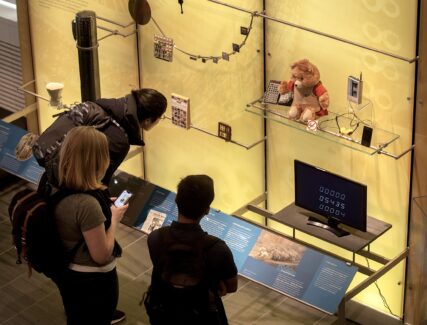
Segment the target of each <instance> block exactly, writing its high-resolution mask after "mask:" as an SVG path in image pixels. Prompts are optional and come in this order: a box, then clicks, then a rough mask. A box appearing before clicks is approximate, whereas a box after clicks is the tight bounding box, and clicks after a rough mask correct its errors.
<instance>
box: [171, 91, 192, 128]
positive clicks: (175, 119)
mask: <svg viewBox="0 0 427 325" xmlns="http://www.w3.org/2000/svg"><path fill="white" fill-rule="evenodd" d="M171 108H172V123H173V124H175V125H176V126H179V127H181V128H184V129H187V130H188V129H189V128H190V127H191V122H190V98H188V97H185V96H181V95H178V94H172V95H171Z"/></svg>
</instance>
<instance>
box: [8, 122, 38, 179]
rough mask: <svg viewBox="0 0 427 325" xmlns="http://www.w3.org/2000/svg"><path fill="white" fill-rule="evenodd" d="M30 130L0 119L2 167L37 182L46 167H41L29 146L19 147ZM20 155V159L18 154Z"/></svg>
mask: <svg viewBox="0 0 427 325" xmlns="http://www.w3.org/2000/svg"><path fill="white" fill-rule="evenodd" d="M26 134H28V131H26V130H24V129H21V128H19V127H17V126H15V125H13V124H10V123H6V122H4V121H2V120H0V168H1V169H3V170H5V171H7V172H9V173H11V174H14V175H16V176H19V177H21V178H23V179H25V180H27V181H29V182H31V183H34V184H37V183H38V182H39V180H40V177H41V175H42V174H43V172H44V168H43V167H40V166H39V164H38V163H37V161H36V159H35V158H34V156H33V155H32V152H31V150H30V148H29V147H27V146H20V147H17V145H18V143H19V140H21V138H22V137H23V136H25V135H26ZM17 154H18V155H19V156H20V160H18V159H17V158H16V155H17Z"/></svg>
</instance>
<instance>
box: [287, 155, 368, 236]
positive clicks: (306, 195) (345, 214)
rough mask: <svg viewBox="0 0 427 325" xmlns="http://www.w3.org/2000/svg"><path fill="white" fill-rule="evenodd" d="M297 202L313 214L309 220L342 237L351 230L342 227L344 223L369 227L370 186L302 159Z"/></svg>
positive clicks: (297, 174) (298, 166)
mask: <svg viewBox="0 0 427 325" xmlns="http://www.w3.org/2000/svg"><path fill="white" fill-rule="evenodd" d="M295 205H296V206H298V207H301V208H303V209H305V210H306V212H301V213H302V214H305V215H308V216H309V220H308V222H307V224H309V225H313V226H317V227H320V228H324V229H327V230H329V231H331V232H333V233H334V234H335V235H336V236H338V237H341V236H345V235H347V234H348V232H346V231H345V230H343V229H341V228H338V225H339V224H340V223H342V224H345V225H347V226H350V227H352V228H355V229H358V230H361V231H366V220H367V211H366V210H367V186H366V185H363V184H360V183H357V182H355V181H352V180H350V179H347V178H344V177H342V176H339V175H336V174H332V173H330V172H328V171H326V170H323V169H320V168H317V167H315V166H311V165H308V164H306V163H303V162H301V161H298V160H295ZM307 212H308V213H307ZM322 218H323V219H325V218H326V220H327V222H325V221H323V220H322Z"/></svg>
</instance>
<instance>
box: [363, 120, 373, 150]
mask: <svg viewBox="0 0 427 325" xmlns="http://www.w3.org/2000/svg"><path fill="white" fill-rule="evenodd" d="M372 131H373V129H372V128H371V127H370V126H367V125H365V126H363V132H362V142H361V143H362V146H365V147H370V146H371V139H372Z"/></svg>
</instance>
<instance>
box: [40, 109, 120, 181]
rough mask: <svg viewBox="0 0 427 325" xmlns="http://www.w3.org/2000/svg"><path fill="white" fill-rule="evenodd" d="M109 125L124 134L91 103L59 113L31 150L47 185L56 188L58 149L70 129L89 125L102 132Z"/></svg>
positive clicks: (106, 115)
mask: <svg viewBox="0 0 427 325" xmlns="http://www.w3.org/2000/svg"><path fill="white" fill-rule="evenodd" d="M110 123H114V124H115V125H116V126H117V127H119V128H120V129H121V130H122V131H123V132H125V131H124V129H123V128H122V127H121V126H120V125H119V124H118V122H116V121H115V120H114V119H113V118H112V117H111V116H110V115H108V114H107V113H106V112H105V111H104V110H103V109H102V108H101V107H100V106H99V105H98V104H96V103H93V102H84V103H79V104H76V105H74V106H73V107H72V108H71V109H70V110H69V111H65V112H63V113H60V114H59V116H58V118H57V119H56V120H55V121H54V122H53V123H52V124H51V125H50V126H49V127H48V128H47V129H46V130H45V131H44V132H43V133H42V134H41V135H40V136H39V137H38V139H37V141H36V142H35V144H34V145H33V148H32V149H33V155H34V157H35V158H36V160H37V162H38V163H39V165H40V166H42V167H44V168H45V170H46V177H47V181H48V183H49V184H52V185H54V186H58V164H59V149H60V147H61V145H62V143H63V142H64V139H65V136H66V135H67V133H68V132H69V131H70V130H71V129H72V128H74V127H76V126H80V125H90V126H93V127H95V128H96V129H98V130H100V131H102V130H103V129H104V128H105V127H107V126H108V125H110ZM125 134H126V132H125Z"/></svg>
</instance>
